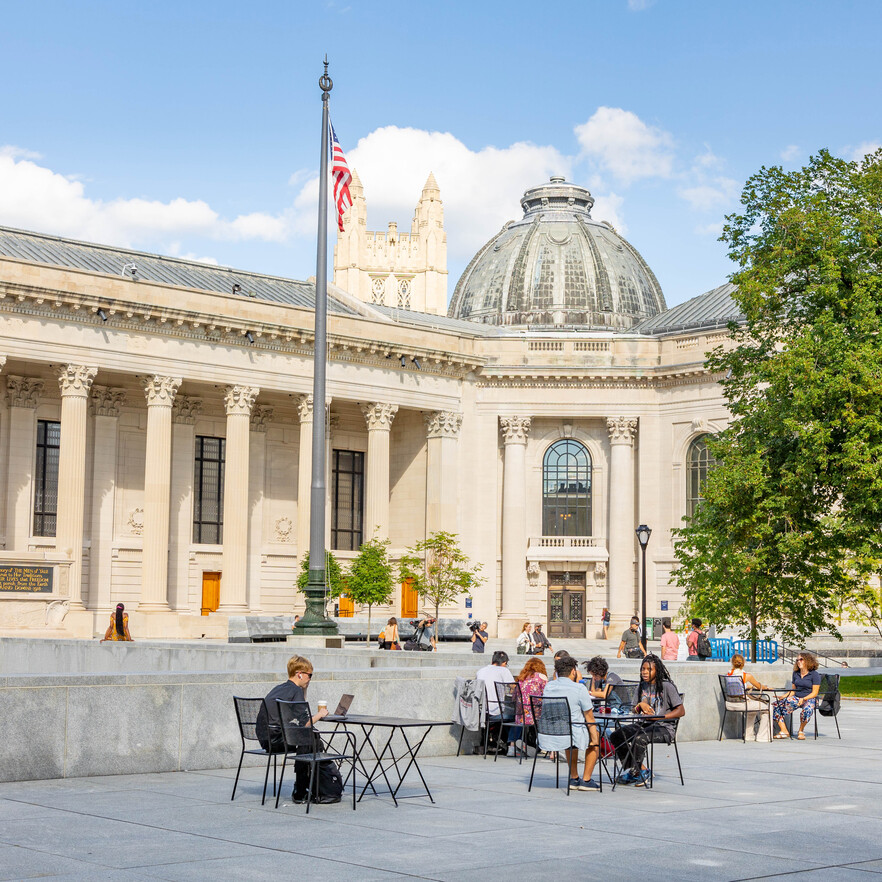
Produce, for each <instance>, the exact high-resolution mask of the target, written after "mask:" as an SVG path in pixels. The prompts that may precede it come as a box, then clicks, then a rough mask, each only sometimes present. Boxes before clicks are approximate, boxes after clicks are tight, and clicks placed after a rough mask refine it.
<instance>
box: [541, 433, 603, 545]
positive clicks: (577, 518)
mask: <svg viewBox="0 0 882 882" xmlns="http://www.w3.org/2000/svg"><path fill="white" fill-rule="evenodd" d="M542 535H543V536H590V535H591V454H589V453H588V451H587V450H586V449H585V447H584V445H582V444H580V443H579V442H578V441H571V440H569V439H566V440H563V441H556V442H555V443H554V444H552V445H551V447H549V448H548V450H546V451H545V459H544V460H543V462H542Z"/></svg>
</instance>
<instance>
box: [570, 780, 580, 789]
mask: <svg viewBox="0 0 882 882" xmlns="http://www.w3.org/2000/svg"><path fill="white" fill-rule="evenodd" d="M581 785H582V779H581V778H570V790H578V789H579V787H580V786H581Z"/></svg>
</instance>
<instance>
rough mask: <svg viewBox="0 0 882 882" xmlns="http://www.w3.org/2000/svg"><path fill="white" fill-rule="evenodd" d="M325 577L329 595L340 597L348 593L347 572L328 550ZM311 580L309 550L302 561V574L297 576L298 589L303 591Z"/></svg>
mask: <svg viewBox="0 0 882 882" xmlns="http://www.w3.org/2000/svg"><path fill="white" fill-rule="evenodd" d="M325 578H326V579H327V583H328V597H339V596H340V595H341V594H345V593H346V580H347V576H346V574H345V573H344V572H343V571H342V570H341V569H340V564H339V563H338V562H337V558H336V557H334V555H333V554H331V553H330V552H327V553H326V555H325ZM308 581H309V552H308V551H307V552H306V554H305V555H304V556H303V560H302V561H300V575H299V576H298V577H297V590H298V591H300V592H301V593H302V592H303V591H304V589H305V588H306V583H307V582H308Z"/></svg>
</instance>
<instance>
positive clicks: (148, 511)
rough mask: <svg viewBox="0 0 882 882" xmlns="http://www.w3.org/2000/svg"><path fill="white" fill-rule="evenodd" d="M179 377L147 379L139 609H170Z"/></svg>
mask: <svg viewBox="0 0 882 882" xmlns="http://www.w3.org/2000/svg"><path fill="white" fill-rule="evenodd" d="M181 382H182V381H181V379H180V378H178V377H163V376H154V377H149V378H147V379H145V380H144V383H143V385H144V394H145V396H146V397H147V462H146V465H145V467H144V534H143V535H144V550H143V552H142V559H141V601H140V603H139V604H138V612H156V611H168V528H169V506H170V497H171V436H172V432H171V427H172V405H173V404H174V400H175V395H177V392H178V389H179V388H180V385H181Z"/></svg>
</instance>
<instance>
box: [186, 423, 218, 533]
mask: <svg viewBox="0 0 882 882" xmlns="http://www.w3.org/2000/svg"><path fill="white" fill-rule="evenodd" d="M225 449H226V440H225V439H224V438H210V437H208V436H205V435H197V436H196V472H195V475H194V477H193V491H194V496H195V499H194V501H193V541H194V542H197V543H200V544H204V545H220V544H221V543H222V542H223V541H224V452H225Z"/></svg>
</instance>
